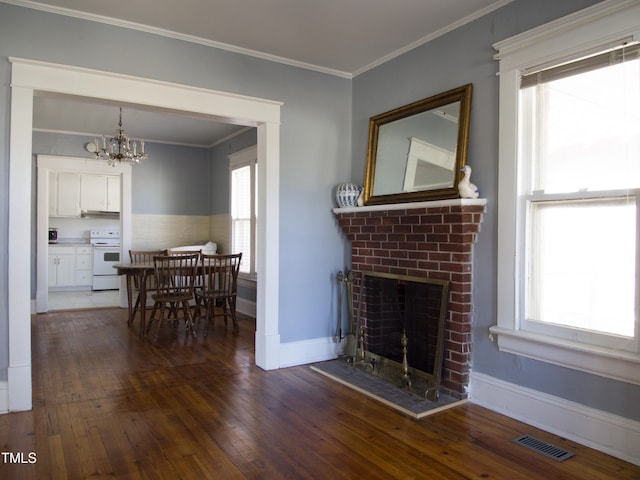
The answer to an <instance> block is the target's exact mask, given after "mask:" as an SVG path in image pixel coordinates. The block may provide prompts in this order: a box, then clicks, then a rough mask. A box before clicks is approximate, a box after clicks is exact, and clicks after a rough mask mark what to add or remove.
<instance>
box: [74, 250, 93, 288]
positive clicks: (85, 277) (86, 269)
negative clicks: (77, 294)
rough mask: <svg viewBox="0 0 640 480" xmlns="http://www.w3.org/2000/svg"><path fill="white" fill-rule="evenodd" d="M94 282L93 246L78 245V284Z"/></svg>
mask: <svg viewBox="0 0 640 480" xmlns="http://www.w3.org/2000/svg"><path fill="white" fill-rule="evenodd" d="M92 284H93V247H91V246H86V247H76V285H78V286H87V285H92Z"/></svg>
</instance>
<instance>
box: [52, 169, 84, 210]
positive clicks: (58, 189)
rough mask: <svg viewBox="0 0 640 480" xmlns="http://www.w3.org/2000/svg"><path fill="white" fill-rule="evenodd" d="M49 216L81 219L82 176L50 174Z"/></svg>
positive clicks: (62, 173) (59, 173)
mask: <svg viewBox="0 0 640 480" xmlns="http://www.w3.org/2000/svg"><path fill="white" fill-rule="evenodd" d="M49 216H51V217H76V218H78V217H80V175H78V174H77V173H70V172H50V173H49Z"/></svg>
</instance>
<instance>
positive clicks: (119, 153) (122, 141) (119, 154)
mask: <svg viewBox="0 0 640 480" xmlns="http://www.w3.org/2000/svg"><path fill="white" fill-rule="evenodd" d="M95 142H96V143H95V146H96V151H95V153H94V154H93V158H95V159H97V160H106V161H107V163H108V164H109V165H111V166H112V167H115V166H116V165H118V164H120V163H130V164H134V163H140V162H141V161H142V160H146V159H147V154H146V153H145V151H144V140H140V152H138V144H137V142H136V141H135V140H131V139H129V136H128V135H127V134H126V133H125V132H124V130H123V129H122V107H120V120H119V121H118V128H117V129H116V134H115V136H114V137H112V138H111V139H109V142H108V143H107V139H106V138H105V137H104V135H103V136H102V148H100V145H99V144H98V140H96V141H95Z"/></svg>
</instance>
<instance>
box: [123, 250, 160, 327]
mask: <svg viewBox="0 0 640 480" xmlns="http://www.w3.org/2000/svg"><path fill="white" fill-rule="evenodd" d="M166 252H167V251H166V250H129V260H131V263H149V264H153V257H155V256H157V255H165V254H166ZM146 282H147V294H148V293H149V292H154V291H155V289H156V279H155V275H147V277H146ZM133 286H134V288H135V290H136V292H138V293H137V297H136V302H135V304H134V306H133V313H132V315H131V321H133V319H134V318H135V316H136V313H137V312H138V311H139V310H140V278H139V277H138V276H137V275H136V276H134V277H133ZM147 298H151V297H147Z"/></svg>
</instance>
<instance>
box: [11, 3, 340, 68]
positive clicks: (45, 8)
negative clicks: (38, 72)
mask: <svg viewBox="0 0 640 480" xmlns="http://www.w3.org/2000/svg"><path fill="white" fill-rule="evenodd" d="M0 2H2V3H9V4H11V5H16V6H19V7H25V8H31V9H33V10H40V11H42V12H47V13H53V14H56V15H65V16H67V17H73V18H79V19H81V20H87V21H90V22H97V23H103V24H105V25H112V26H115V27H121V28H128V29H131V30H137V31H140V32H145V33H151V34H153V35H159V36H162V37H167V38H173V39H174V40H182V41H184V42H190V43H195V44H198V45H204V46H206V47H212V48H218V49H220V50H225V51H228V52H232V53H238V54H241V55H247V56H250V57H255V58H259V59H262V60H268V61H271V62H275V63H282V64H284V65H289V66H292V67H298V68H303V69H306V70H312V71H315V72H320V73H326V74H328V75H333V76H336V77H341V78H346V79H351V78H353V75H352V74H351V73H349V72H343V71H340V70H335V69H332V68H326V67H322V66H319V65H313V64H310V63H305V62H300V61H297V60H292V59H290V58H285V57H280V56H278V55H271V54H268V53H264V52H259V51H257V50H251V49H249V48H242V47H238V46H236V45H230V44H228V43H222V42H216V41H213V40H208V39H206V38H202V37H196V36H193V35H186V34H183V33H179V32H174V31H172V30H165V29H163V28H157V27H152V26H149V25H144V24H141V23H135V22H129V21H127V20H120V19H118V18H113V17H106V16H103V15H95V14H92V13H86V12H80V11H77V10H71V9H69V8H62V7H54V6H52V5H44V4H42V3H38V2H32V1H30V0H0Z"/></svg>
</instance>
